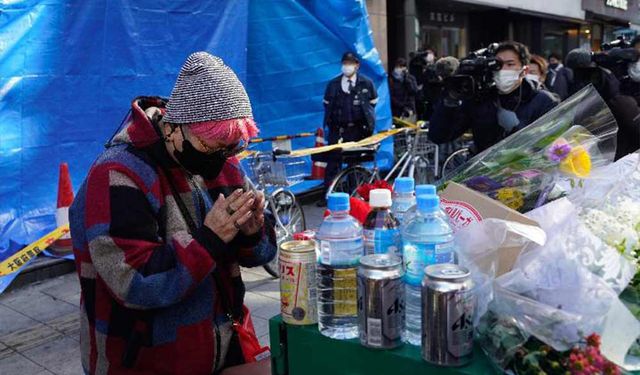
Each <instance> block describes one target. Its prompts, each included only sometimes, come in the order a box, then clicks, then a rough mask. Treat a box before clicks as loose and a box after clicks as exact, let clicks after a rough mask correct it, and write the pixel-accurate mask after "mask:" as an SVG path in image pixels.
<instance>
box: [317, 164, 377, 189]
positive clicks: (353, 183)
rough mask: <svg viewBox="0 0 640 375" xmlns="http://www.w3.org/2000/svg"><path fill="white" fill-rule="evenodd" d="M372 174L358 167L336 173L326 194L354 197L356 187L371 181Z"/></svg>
mask: <svg viewBox="0 0 640 375" xmlns="http://www.w3.org/2000/svg"><path fill="white" fill-rule="evenodd" d="M371 177H372V173H371V171H370V170H368V169H366V168H364V167H361V166H359V165H356V166H353V167H349V168H347V169H345V170H344V171H342V172H340V173H338V175H337V176H336V178H334V179H333V182H331V185H330V186H329V189H328V190H327V194H331V193H347V194H349V195H350V196H352V197H354V196H356V194H357V192H356V189H357V188H358V186H360V185H362V184H364V183H368V182H370V181H371Z"/></svg>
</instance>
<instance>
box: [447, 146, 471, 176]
mask: <svg viewBox="0 0 640 375" xmlns="http://www.w3.org/2000/svg"><path fill="white" fill-rule="evenodd" d="M470 156H471V152H470V150H469V149H468V148H466V147H465V148H461V149H459V150H457V151H456V152H454V153H453V154H451V155H449V157H448V158H447V160H445V161H444V164H442V173H441V174H440V175H441V176H442V178H448V177H449V176H448V174H450V173H451V172H453V171H454V170H455V169H456V168H458V167H459V166H461V165H462V164H464V163H466V162H467V160H469V158H470Z"/></svg>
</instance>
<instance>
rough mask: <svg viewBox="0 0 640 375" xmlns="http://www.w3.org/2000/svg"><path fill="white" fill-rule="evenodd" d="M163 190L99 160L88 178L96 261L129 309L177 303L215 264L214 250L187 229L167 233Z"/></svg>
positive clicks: (89, 218)
mask: <svg viewBox="0 0 640 375" xmlns="http://www.w3.org/2000/svg"><path fill="white" fill-rule="evenodd" d="M154 193H155V194H154ZM158 195H159V194H157V192H153V191H150V189H149V188H148V184H145V182H144V181H143V179H142V178H140V177H139V176H137V175H136V174H135V173H133V172H132V171H130V170H128V169H127V168H126V167H122V166H118V165H96V166H94V168H93V169H92V170H91V173H90V175H89V177H88V183H87V194H86V208H85V210H86V212H85V217H86V225H87V240H88V243H89V252H90V255H91V260H92V262H93V265H94V267H95V269H96V271H97V273H98V276H99V277H100V278H101V279H102V280H103V281H104V283H105V284H106V286H107V288H108V289H109V291H110V292H111V294H112V295H113V296H114V297H115V298H116V299H117V300H118V301H119V302H120V303H122V304H123V305H125V306H126V307H129V308H134V309H152V308H158V307H165V306H169V305H172V304H175V303H178V302H180V301H181V300H182V299H184V298H185V297H186V296H187V295H188V294H189V292H190V291H192V290H193V289H194V287H195V286H196V285H198V284H199V283H200V282H201V281H203V280H204V279H205V278H206V277H207V276H208V275H209V274H210V273H211V271H212V270H213V269H214V267H215V261H214V259H213V257H212V255H211V254H210V252H208V251H207V249H206V248H205V247H204V246H203V245H202V244H200V243H199V242H198V241H196V240H194V238H193V237H192V236H191V235H190V234H189V233H188V232H186V231H183V232H177V233H176V234H175V235H173V236H172V237H171V238H165V239H163V238H162V236H163V233H161V231H160V230H159V229H160V228H159V226H158V222H157V219H156V217H157V215H158V212H156V211H155V209H156V208H157V207H159V204H157V196H158Z"/></svg>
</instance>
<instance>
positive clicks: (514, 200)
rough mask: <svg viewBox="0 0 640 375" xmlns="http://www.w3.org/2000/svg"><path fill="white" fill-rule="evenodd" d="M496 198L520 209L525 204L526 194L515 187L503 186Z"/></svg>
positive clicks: (515, 208) (510, 206)
mask: <svg viewBox="0 0 640 375" xmlns="http://www.w3.org/2000/svg"><path fill="white" fill-rule="evenodd" d="M496 198H497V199H498V200H499V201H500V202H502V203H504V205H506V206H507V207H509V208H513V209H514V210H518V209H520V208H521V207H522V206H524V194H523V193H522V192H521V191H520V190H518V189H514V188H502V189H498V191H497V192H496Z"/></svg>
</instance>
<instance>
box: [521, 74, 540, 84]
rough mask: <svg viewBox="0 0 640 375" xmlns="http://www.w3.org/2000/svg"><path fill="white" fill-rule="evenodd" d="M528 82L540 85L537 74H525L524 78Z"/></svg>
mask: <svg viewBox="0 0 640 375" xmlns="http://www.w3.org/2000/svg"><path fill="white" fill-rule="evenodd" d="M524 77H525V78H526V79H528V80H529V81H533V82H535V83H540V77H539V76H538V75H537V74H527V75H526V76H524Z"/></svg>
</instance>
